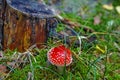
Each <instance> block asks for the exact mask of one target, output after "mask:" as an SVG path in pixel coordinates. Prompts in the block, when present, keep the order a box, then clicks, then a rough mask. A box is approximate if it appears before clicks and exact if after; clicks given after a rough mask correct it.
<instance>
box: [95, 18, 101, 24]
mask: <svg viewBox="0 0 120 80" xmlns="http://www.w3.org/2000/svg"><path fill="white" fill-rule="evenodd" d="M100 22H101V20H100V16H95V17H94V25H98V24H100Z"/></svg>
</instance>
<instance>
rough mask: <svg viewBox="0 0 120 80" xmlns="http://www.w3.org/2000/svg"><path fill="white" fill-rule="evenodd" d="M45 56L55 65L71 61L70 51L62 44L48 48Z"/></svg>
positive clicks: (66, 63) (62, 64) (65, 64)
mask: <svg viewBox="0 0 120 80" xmlns="http://www.w3.org/2000/svg"><path fill="white" fill-rule="evenodd" d="M47 58H48V61H49V62H50V63H51V64H53V65H55V66H68V65H70V64H71V63H72V53H71V51H70V49H68V48H66V47H65V46H64V45H60V46H58V47H54V48H52V49H50V50H49V51H48V53H47Z"/></svg>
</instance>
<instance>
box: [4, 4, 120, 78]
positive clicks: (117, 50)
mask: <svg viewBox="0 0 120 80" xmlns="http://www.w3.org/2000/svg"><path fill="white" fill-rule="evenodd" d="M95 11H96V12H95V13H92V14H89V15H90V16H89V17H88V18H85V19H83V18H81V17H80V16H77V15H76V14H68V13H64V14H62V16H63V17H65V18H68V19H70V20H72V21H74V22H78V23H80V24H82V25H83V26H88V27H91V28H92V29H93V30H94V31H95V32H93V33H85V32H84V31H83V30H82V29H81V28H80V27H77V26H76V28H75V29H74V30H75V31H76V32H77V33H78V35H79V36H83V35H84V34H87V35H88V36H92V35H95V36H96V37H97V38H96V40H93V41H90V42H87V41H86V40H84V39H82V48H81V54H80V55H79V47H74V45H75V44H74V42H72V45H71V46H70V49H71V51H72V52H73V63H72V64H71V65H70V66H68V67H66V73H63V74H60V73H59V72H58V71H57V68H56V67H55V66H53V65H49V66H48V63H47V56H46V54H47V51H48V50H49V49H50V48H52V47H53V46H56V45H58V42H60V43H61V40H59V39H56V40H52V39H49V40H48V42H47V47H46V48H44V49H37V48H36V49H35V50H34V53H36V54H37V55H36V56H35V59H36V62H35V61H34V59H33V57H32V56H29V58H28V59H29V61H30V62H29V63H28V64H26V65H25V66H24V67H22V68H15V69H13V70H12V72H11V73H10V74H9V75H8V77H7V78H6V80H27V79H28V77H29V76H31V77H33V78H34V80H120V15H119V14H118V13H117V12H116V11H115V10H112V11H108V10H105V9H103V8H102V4H98V5H97V6H96V8H95ZM99 14H100V15H102V16H101V23H100V24H98V25H94V24H93V21H94V17H95V16H96V15H99ZM57 31H58V32H59V31H64V24H59V26H58V28H57ZM56 42H57V43H56ZM14 52H15V51H8V52H6V54H5V55H7V56H8V57H10V56H11V55H13V53H14ZM16 54H17V52H16ZM4 64H5V63H4ZM11 69H12V68H10V70H11ZM28 73H31V74H32V75H28ZM33 74H34V75H33Z"/></svg>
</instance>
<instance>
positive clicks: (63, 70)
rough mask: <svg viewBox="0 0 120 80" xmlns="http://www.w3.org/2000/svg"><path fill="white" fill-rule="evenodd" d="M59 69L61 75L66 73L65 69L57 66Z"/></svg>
mask: <svg viewBox="0 0 120 80" xmlns="http://www.w3.org/2000/svg"><path fill="white" fill-rule="evenodd" d="M57 69H58V72H59V73H60V74H63V73H65V67H61V66H57Z"/></svg>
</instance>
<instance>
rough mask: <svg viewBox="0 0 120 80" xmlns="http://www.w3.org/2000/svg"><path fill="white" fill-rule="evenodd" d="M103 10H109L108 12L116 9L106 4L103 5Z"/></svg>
mask: <svg viewBox="0 0 120 80" xmlns="http://www.w3.org/2000/svg"><path fill="white" fill-rule="evenodd" d="M103 8H104V9H107V10H113V9H114V7H113V5H112V4H104V5H103Z"/></svg>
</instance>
